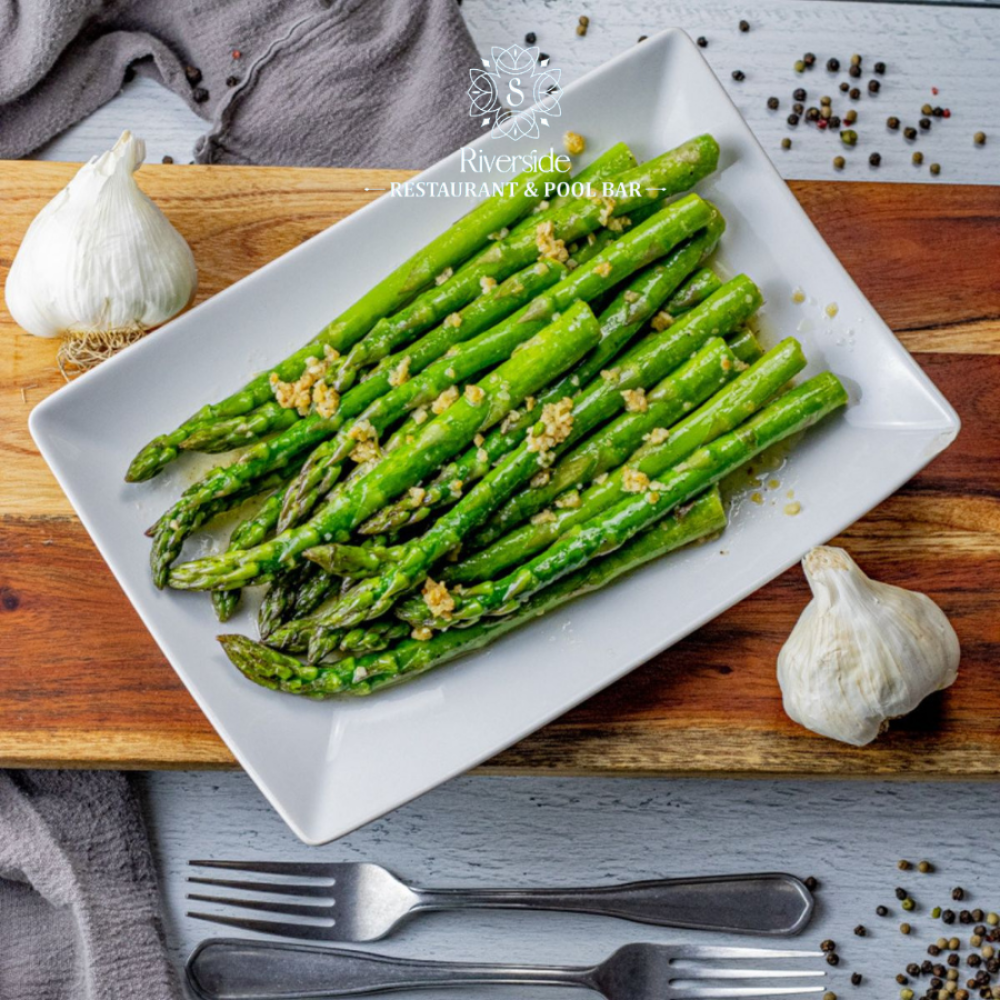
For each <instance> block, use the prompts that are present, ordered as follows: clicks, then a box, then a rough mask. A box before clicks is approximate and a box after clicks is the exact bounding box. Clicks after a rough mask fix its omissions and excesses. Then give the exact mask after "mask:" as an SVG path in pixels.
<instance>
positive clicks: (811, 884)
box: [802, 875, 819, 892]
mask: <svg viewBox="0 0 1000 1000" xmlns="http://www.w3.org/2000/svg"><path fill="white" fill-rule="evenodd" d="M802 884H803V885H804V886H805V887H806V888H807V889H808V890H809V891H810V892H815V891H816V890H817V889H818V888H819V879H817V878H816V876H815V875H810V876H809V877H808V878H804V879H803V880H802Z"/></svg>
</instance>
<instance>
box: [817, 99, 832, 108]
mask: <svg viewBox="0 0 1000 1000" xmlns="http://www.w3.org/2000/svg"><path fill="white" fill-rule="evenodd" d="M819 103H820V106H821V107H829V106H830V105H831V104H833V98H832V97H821V98H820V99H819Z"/></svg>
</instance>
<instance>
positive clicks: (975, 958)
mask: <svg viewBox="0 0 1000 1000" xmlns="http://www.w3.org/2000/svg"><path fill="white" fill-rule="evenodd" d="M965 961H966V963H967V964H968V965H970V966H971V967H972V968H973V969H978V968H979V966H980V965H982V964H983V960H982V958H980V957H979V955H977V954H976V953H975V952H973V953H972V954H971V955H970V956H969V957H968V958H967V959H966V960H965Z"/></svg>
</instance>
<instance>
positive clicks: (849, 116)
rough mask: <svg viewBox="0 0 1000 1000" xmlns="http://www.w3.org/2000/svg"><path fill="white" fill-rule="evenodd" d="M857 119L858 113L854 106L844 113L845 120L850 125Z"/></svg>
mask: <svg viewBox="0 0 1000 1000" xmlns="http://www.w3.org/2000/svg"><path fill="white" fill-rule="evenodd" d="M857 120H858V113H857V111H855V110H854V108H851V109H850V110H848V112H847V113H846V114H845V115H844V121H845V122H847V124H848V125H853V124H854V123H855V122H856V121H857Z"/></svg>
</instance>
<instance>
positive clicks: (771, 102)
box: [767, 97, 781, 111]
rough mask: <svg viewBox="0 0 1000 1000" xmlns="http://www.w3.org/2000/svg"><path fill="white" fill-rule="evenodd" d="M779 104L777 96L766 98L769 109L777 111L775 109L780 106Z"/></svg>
mask: <svg viewBox="0 0 1000 1000" xmlns="http://www.w3.org/2000/svg"><path fill="white" fill-rule="evenodd" d="M780 105H781V102H780V101H779V100H778V98H777V97H769V98H768V99H767V106H768V107H769V108H770V109H771V110H772V111H777V110H778V108H779V107H780Z"/></svg>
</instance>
